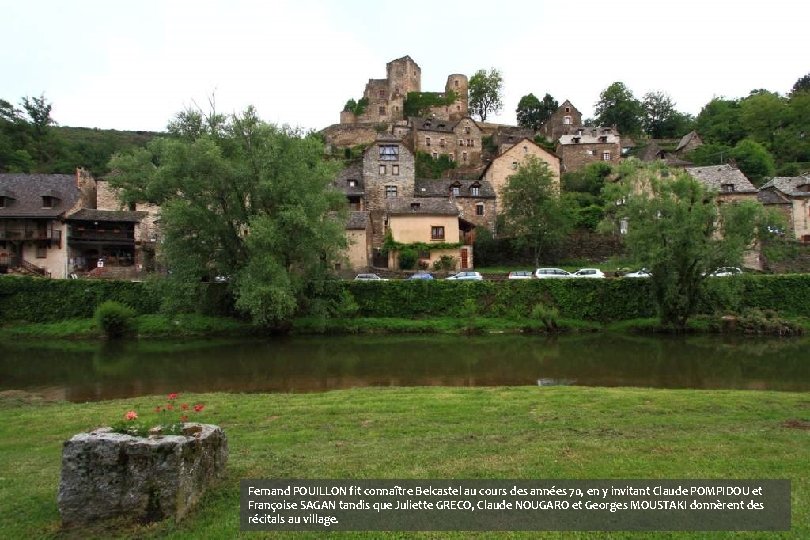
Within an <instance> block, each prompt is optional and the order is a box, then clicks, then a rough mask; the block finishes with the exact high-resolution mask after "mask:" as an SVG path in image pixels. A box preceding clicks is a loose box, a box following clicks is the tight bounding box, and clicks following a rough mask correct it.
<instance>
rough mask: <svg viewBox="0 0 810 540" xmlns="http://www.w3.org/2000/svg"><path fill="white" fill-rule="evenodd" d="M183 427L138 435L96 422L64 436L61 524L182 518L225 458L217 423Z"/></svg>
mask: <svg viewBox="0 0 810 540" xmlns="http://www.w3.org/2000/svg"><path fill="white" fill-rule="evenodd" d="M184 433H185V434H184V435H165V436H161V435H156V436H150V437H148V438H144V437H133V436H132V435H123V434H121V433H113V432H112V429H110V428H101V429H97V430H95V431H92V432H90V433H79V434H78V435H74V436H73V437H72V438H71V439H70V440H69V441H65V443H64V446H63V448H62V477H61V481H60V483H59V494H58V496H57V503H58V505H59V513H60V514H61V515H62V524H63V525H66V526H70V525H81V524H88V523H92V522H95V521H98V520H104V519H110V518H122V517H123V518H127V519H131V520H135V521H141V522H150V521H158V520H161V519H164V518H167V517H174V518H175V519H177V520H180V519H182V518H183V517H184V516H185V515H186V514H187V513H188V511H189V510H190V509H191V508H192V507H193V506H194V505H195V504H196V503H197V501H199V499H200V497H201V496H202V494H203V493H204V492H205V489H206V487H207V486H208V484H210V483H211V482H212V481H213V480H214V479H216V478H219V477H221V476H222V475H223V474H224V472H225V464H226V462H227V461H228V439H227V437H226V436H225V433H224V432H223V431H222V429H221V428H220V427H219V426H214V425H211V424H185V430H184Z"/></svg>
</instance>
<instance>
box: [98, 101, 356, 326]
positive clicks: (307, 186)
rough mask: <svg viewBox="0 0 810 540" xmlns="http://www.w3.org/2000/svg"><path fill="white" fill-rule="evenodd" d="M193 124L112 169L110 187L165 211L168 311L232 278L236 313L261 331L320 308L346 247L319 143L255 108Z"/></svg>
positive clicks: (177, 126) (331, 172) (176, 127)
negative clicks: (209, 284)
mask: <svg viewBox="0 0 810 540" xmlns="http://www.w3.org/2000/svg"><path fill="white" fill-rule="evenodd" d="M197 116H198V115H195V114H191V113H189V112H186V113H183V114H181V115H179V116H178V119H176V120H182V121H176V122H173V123H172V126H173V127H172V130H173V136H172V137H164V138H158V139H154V140H153V141H151V142H150V143H149V144H148V147H147V149H146V150H140V151H135V152H131V153H129V154H126V155H117V156H115V157H114V158H113V159H112V161H111V168H113V169H114V170H117V171H119V174H118V175H116V176H115V177H113V178H111V180H110V182H111V184H112V185H114V186H116V187H121V188H124V190H125V195H126V196H127V197H136V198H137V197H141V196H144V197H146V198H148V199H150V200H152V201H154V202H157V203H160V204H161V205H162V210H161V228H162V233H163V245H162V247H163V251H164V253H163V255H164V257H165V259H166V261H165V262H166V264H167V267H168V268H169V269H170V272H171V274H170V277H169V278H168V279H170V280H171V283H172V287H171V291H172V296H171V298H170V299H169V300H170V302H171V303H173V305H174V306H186V307H187V306H189V305H191V304H193V301H194V299H196V298H197V295H198V294H199V289H200V286H201V285H200V284H201V282H202V281H205V280H212V279H213V278H214V277H216V276H226V278H227V279H228V286H229V287H230V288H231V290H232V292H233V294H234V297H235V299H236V307H237V308H238V309H239V310H241V311H243V312H245V313H247V314H249V315H250V316H251V317H252V318H253V320H254V321H255V322H256V323H258V324H263V325H267V326H283V325H284V324H285V321H287V320H289V318H290V317H292V316H293V315H294V314H295V313H298V312H300V311H302V310H309V311H318V310H320V309H322V306H324V305H325V304H324V302H325V300H324V297H323V293H324V287H325V284H326V281H327V280H328V278H329V263H330V262H332V261H334V260H336V259H337V257H338V256H339V252H340V250H341V249H342V248H343V247H345V238H344V233H343V221H342V218H341V217H340V215H339V213H336V212H339V211H340V210H341V209H343V208H344V207H345V203H344V201H343V197H342V196H341V195H340V194H339V193H337V192H336V191H334V190H332V189H331V187H330V186H331V182H332V180H333V179H334V177H335V174H336V166H335V164H334V163H332V162H326V161H324V158H323V146H322V144H321V142H320V141H319V140H318V139H317V138H316V137H312V136H307V135H303V134H302V133H300V132H297V131H292V130H290V129H289V128H278V127H276V126H273V125H270V124H266V123H264V122H262V121H261V120H260V119H259V118H258V117H257V116H256V113H255V111H254V109H253V108H248V109H247V110H246V111H245V112H244V113H242V114H241V115H233V116H229V117H216V115H208V116H205V117H203V118H202V120H203V122H202V125H203V126H204V129H203V131H202V132H199V131H197V129H198V125H199V124H198V123H197V122H196V120H195V119H196V118H197ZM188 120H191V121H188ZM184 126H185V127H184ZM186 127H189V129H190V131H185V129H186Z"/></svg>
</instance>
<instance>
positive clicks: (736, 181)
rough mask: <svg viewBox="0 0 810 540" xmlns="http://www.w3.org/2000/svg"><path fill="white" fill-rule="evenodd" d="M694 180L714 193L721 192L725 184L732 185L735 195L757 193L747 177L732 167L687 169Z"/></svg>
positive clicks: (712, 166) (711, 166)
mask: <svg viewBox="0 0 810 540" xmlns="http://www.w3.org/2000/svg"><path fill="white" fill-rule="evenodd" d="M685 170H686V172H688V173H689V174H690V175H691V176H692V178H695V179H697V180H700V181H701V182H703V184H704V185H705V186H706V187H708V188H709V189H712V190H714V191H721V190H722V188H721V186H722V185H724V184H732V185H733V186H734V193H756V192H757V191H758V190H757V188H755V187H754V184H752V183H751V181H750V180H748V178H746V176H745V175H744V174H743V173H742V172H740V170H739V169H735V168H734V167H732V166H731V165H728V164H726V165H709V166H706V167H687V168H686V169H685Z"/></svg>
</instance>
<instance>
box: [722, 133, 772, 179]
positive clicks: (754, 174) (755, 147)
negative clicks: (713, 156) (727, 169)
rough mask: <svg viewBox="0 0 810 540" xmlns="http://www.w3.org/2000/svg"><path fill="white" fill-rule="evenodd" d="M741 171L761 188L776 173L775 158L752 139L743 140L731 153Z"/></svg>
mask: <svg viewBox="0 0 810 540" xmlns="http://www.w3.org/2000/svg"><path fill="white" fill-rule="evenodd" d="M731 155H732V156H733V157H734V161H735V162H736V163H737V166H738V167H739V169H740V171H742V172H743V174H745V176H747V177H748V179H749V180H751V183H753V184H754V185H755V186H761V185H762V184H763V183H765V179H766V178H771V177H773V174H774V172H775V171H776V165H775V164H774V160H773V157H772V156H771V154H770V153H769V152H768V150H766V149H765V147H764V146H762V145H761V144H759V143H758V142H756V141H753V140H751V139H743V140H741V141H740V142H738V143H737V146H735V147H734V149H733V150H732V151H731Z"/></svg>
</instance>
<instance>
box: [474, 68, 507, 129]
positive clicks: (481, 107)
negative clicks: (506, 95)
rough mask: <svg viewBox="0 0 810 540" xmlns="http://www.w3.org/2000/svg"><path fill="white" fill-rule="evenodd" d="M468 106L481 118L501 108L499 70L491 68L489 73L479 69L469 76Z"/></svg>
mask: <svg viewBox="0 0 810 540" xmlns="http://www.w3.org/2000/svg"><path fill="white" fill-rule="evenodd" d="M468 88H469V106H470V110H471V111H472V113H473V114H474V115H477V116H478V117H479V118H480V119H481V120H486V119H487V114H489V113H493V114H498V113H499V112H501V109H502V108H503V102H502V101H501V94H502V92H503V77H501V72H500V71H498V70H497V69H495V68H491V69H490V70H489V73H487V72H486V70H484V69H479V70H478V71H476V72H475V74H474V75H473V76H472V77H470V82H469V85H468Z"/></svg>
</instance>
